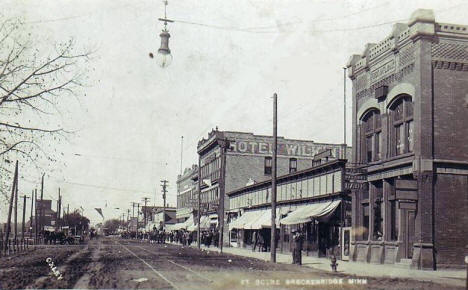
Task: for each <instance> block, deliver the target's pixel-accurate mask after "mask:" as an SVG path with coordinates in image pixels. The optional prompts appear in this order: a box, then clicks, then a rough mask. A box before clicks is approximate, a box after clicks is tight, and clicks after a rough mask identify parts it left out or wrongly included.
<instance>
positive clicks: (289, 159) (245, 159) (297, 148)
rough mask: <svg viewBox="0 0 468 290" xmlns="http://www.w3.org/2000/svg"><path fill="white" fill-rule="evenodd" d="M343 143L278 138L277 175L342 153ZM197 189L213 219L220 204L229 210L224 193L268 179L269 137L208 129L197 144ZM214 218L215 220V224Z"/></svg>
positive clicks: (271, 150) (269, 166)
mask: <svg viewBox="0 0 468 290" xmlns="http://www.w3.org/2000/svg"><path fill="white" fill-rule="evenodd" d="M344 148H345V147H344V145H340V144H324V143H316V142H313V141H305V140H292V139H285V138H283V137H278V147H277V149H278V158H277V175H278V176H280V175H286V174H290V173H294V172H296V171H301V170H304V169H306V168H310V167H312V165H313V160H314V156H315V155H316V154H317V153H318V152H321V151H324V150H329V151H330V152H331V154H330V155H331V156H330V157H332V158H337V157H340V156H346V154H347V152H350V151H349V149H346V150H344ZM197 152H198V155H199V165H198V167H199V180H198V182H199V188H200V191H201V201H202V206H201V211H202V213H203V215H205V216H209V217H210V220H215V219H216V215H218V217H219V216H224V224H225V225H227V217H228V215H227V214H223V215H221V214H219V212H220V211H221V210H222V209H221V208H222V207H220V203H223V205H224V210H225V213H226V211H227V209H229V199H228V198H227V196H226V193H227V192H231V191H234V190H236V189H239V188H242V187H245V186H246V185H249V184H255V183H259V182H263V181H266V180H268V179H270V178H271V172H272V153H273V137H271V136H262V135H254V134H252V133H244V132H231V131H218V130H217V129H216V130H212V131H211V132H210V133H209V134H208V138H207V139H202V140H200V141H199V143H198V147H197ZM219 222H220V221H219V218H218V223H219ZM223 237H224V239H223V240H224V243H225V244H228V238H227V237H228V227H227V226H225V227H224V232H223Z"/></svg>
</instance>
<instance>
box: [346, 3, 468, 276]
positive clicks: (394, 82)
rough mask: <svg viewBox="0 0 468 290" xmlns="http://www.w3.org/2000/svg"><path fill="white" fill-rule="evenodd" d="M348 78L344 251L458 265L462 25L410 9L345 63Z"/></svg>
mask: <svg viewBox="0 0 468 290" xmlns="http://www.w3.org/2000/svg"><path fill="white" fill-rule="evenodd" d="M348 73H349V77H350V78H351V80H352V83H353V107H352V110H353V112H352V114H353V149H352V152H353V159H352V160H353V162H354V166H355V167H356V168H357V169H360V170H362V171H363V172H367V186H365V187H362V188H360V189H356V190H353V230H354V231H353V235H352V247H351V249H352V259H353V260H356V261H367V262H371V263H400V264H406V265H408V266H411V267H413V268H420V269H436V267H443V266H454V265H463V257H464V256H465V254H466V250H465V246H466V245H467V244H468V233H467V230H466V229H467V228H468V215H467V214H466V213H467V212H468V129H467V127H466V125H467V124H468V26H464V25H454V24H445V23H437V22H436V21H435V17H434V14H433V12H432V11H430V10H417V11H416V12H415V13H413V15H412V17H411V20H410V21H409V23H407V24H400V23H398V24H395V25H394V27H393V31H392V32H391V34H390V35H389V36H388V37H387V38H385V39H384V40H383V41H381V42H379V43H377V44H367V45H366V47H365V50H364V53H363V54H362V55H353V56H352V57H351V59H350V62H349V64H348Z"/></svg>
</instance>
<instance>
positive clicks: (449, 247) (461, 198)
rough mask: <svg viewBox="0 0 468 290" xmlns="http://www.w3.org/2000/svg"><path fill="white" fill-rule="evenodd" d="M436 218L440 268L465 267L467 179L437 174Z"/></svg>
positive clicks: (461, 176)
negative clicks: (445, 266)
mask: <svg viewBox="0 0 468 290" xmlns="http://www.w3.org/2000/svg"><path fill="white" fill-rule="evenodd" d="M434 215H435V220H434V224H435V250H436V262H437V265H438V266H444V265H447V264H451V265H463V260H464V257H465V254H467V253H466V250H465V246H466V245H468V228H467V225H468V176H464V175H451V174H438V175H437V177H436V180H435V198H434Z"/></svg>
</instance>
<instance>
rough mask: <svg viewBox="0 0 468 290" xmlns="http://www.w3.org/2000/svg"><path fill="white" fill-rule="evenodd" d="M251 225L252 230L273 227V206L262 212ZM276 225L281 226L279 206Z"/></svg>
mask: <svg viewBox="0 0 468 290" xmlns="http://www.w3.org/2000/svg"><path fill="white" fill-rule="evenodd" d="M249 226H250V229H252V230H259V229H261V228H271V208H269V209H266V210H263V211H262V214H261V215H260V216H259V217H258V218H257V219H256V220H255V221H254V222H252V223H250V224H249ZM276 227H277V228H279V208H277V209H276Z"/></svg>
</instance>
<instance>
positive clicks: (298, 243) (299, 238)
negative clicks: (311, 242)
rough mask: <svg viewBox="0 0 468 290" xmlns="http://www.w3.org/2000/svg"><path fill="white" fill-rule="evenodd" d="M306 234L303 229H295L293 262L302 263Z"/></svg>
mask: <svg viewBox="0 0 468 290" xmlns="http://www.w3.org/2000/svg"><path fill="white" fill-rule="evenodd" d="M303 241H304V236H303V235H302V233H301V231H295V233H294V236H293V242H294V250H293V264H298V265H302V243H303Z"/></svg>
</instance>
